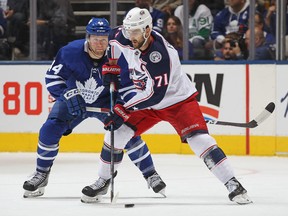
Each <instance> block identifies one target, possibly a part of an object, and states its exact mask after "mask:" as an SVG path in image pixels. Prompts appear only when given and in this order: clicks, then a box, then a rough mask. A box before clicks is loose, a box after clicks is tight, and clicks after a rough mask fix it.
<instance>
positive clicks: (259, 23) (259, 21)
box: [255, 12, 276, 44]
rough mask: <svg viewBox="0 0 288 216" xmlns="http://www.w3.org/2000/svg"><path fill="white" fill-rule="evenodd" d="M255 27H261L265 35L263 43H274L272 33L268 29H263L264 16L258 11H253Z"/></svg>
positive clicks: (274, 39)
mask: <svg viewBox="0 0 288 216" xmlns="http://www.w3.org/2000/svg"><path fill="white" fill-rule="evenodd" d="M255 27H258V28H260V29H262V31H263V33H264V37H265V43H267V44H275V43H276V38H275V36H274V35H273V34H271V33H270V32H268V31H265V22H264V17H263V14H261V13H260V12H256V13H255Z"/></svg>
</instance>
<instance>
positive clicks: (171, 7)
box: [152, 0, 182, 22]
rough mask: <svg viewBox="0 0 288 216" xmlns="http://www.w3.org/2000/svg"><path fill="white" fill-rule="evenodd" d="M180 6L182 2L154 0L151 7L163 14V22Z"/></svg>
mask: <svg viewBox="0 0 288 216" xmlns="http://www.w3.org/2000/svg"><path fill="white" fill-rule="evenodd" d="M181 4H182V0H154V1H153V4H152V7H153V8H155V9H157V10H160V11H162V12H163V13H164V15H165V17H164V22H166V21H167V19H168V17H169V16H171V15H173V14H174V11H175V9H176V7H178V6H179V5H181Z"/></svg>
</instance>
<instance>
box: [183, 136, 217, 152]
mask: <svg viewBox="0 0 288 216" xmlns="http://www.w3.org/2000/svg"><path fill="white" fill-rule="evenodd" d="M187 142H188V144H189V145H190V147H191V149H192V150H193V152H194V153H195V154H196V155H197V156H198V157H201V155H202V154H203V153H204V152H205V151H206V150H207V149H209V148H210V147H211V146H214V145H217V143H216V140H215V139H214V138H213V137H211V136H210V135H209V134H206V133H205V134H196V135H194V136H192V137H189V138H187Z"/></svg>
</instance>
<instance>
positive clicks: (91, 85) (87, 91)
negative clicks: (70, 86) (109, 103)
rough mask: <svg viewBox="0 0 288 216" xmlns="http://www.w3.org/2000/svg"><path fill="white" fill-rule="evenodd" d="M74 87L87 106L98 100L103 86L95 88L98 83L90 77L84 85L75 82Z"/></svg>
mask: <svg viewBox="0 0 288 216" xmlns="http://www.w3.org/2000/svg"><path fill="white" fill-rule="evenodd" d="M76 86H77V88H78V89H79V90H80V93H81V96H82V97H83V98H84V100H85V102H86V103H88V104H92V103H94V102H95V101H96V100H97V99H98V97H99V95H100V94H101V92H102V91H103V90H104V86H102V85H100V86H99V87H97V86H98V83H97V81H96V80H95V79H94V78H93V77H90V78H89V79H88V80H86V81H85V82H84V85H83V84H82V83H81V82H79V81H76Z"/></svg>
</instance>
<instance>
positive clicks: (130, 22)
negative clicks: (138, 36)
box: [123, 7, 153, 36]
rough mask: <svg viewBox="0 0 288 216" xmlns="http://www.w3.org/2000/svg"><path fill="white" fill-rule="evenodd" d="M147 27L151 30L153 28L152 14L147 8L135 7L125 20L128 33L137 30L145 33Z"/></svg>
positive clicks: (124, 24)
mask: <svg viewBox="0 0 288 216" xmlns="http://www.w3.org/2000/svg"><path fill="white" fill-rule="evenodd" d="M147 26H148V27H150V28H151V29H152V27H153V26H152V17H151V14H150V12H149V11H148V10H147V9H145V8H139V7H135V8H133V9H131V10H130V11H129V12H128V13H127V15H126V17H125V18H124V20H123V27H124V31H125V32H126V33H127V32H129V31H133V30H136V29H140V30H141V32H145V30H146V28H147ZM126 35H127V34H126ZM124 36H125V35H124Z"/></svg>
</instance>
